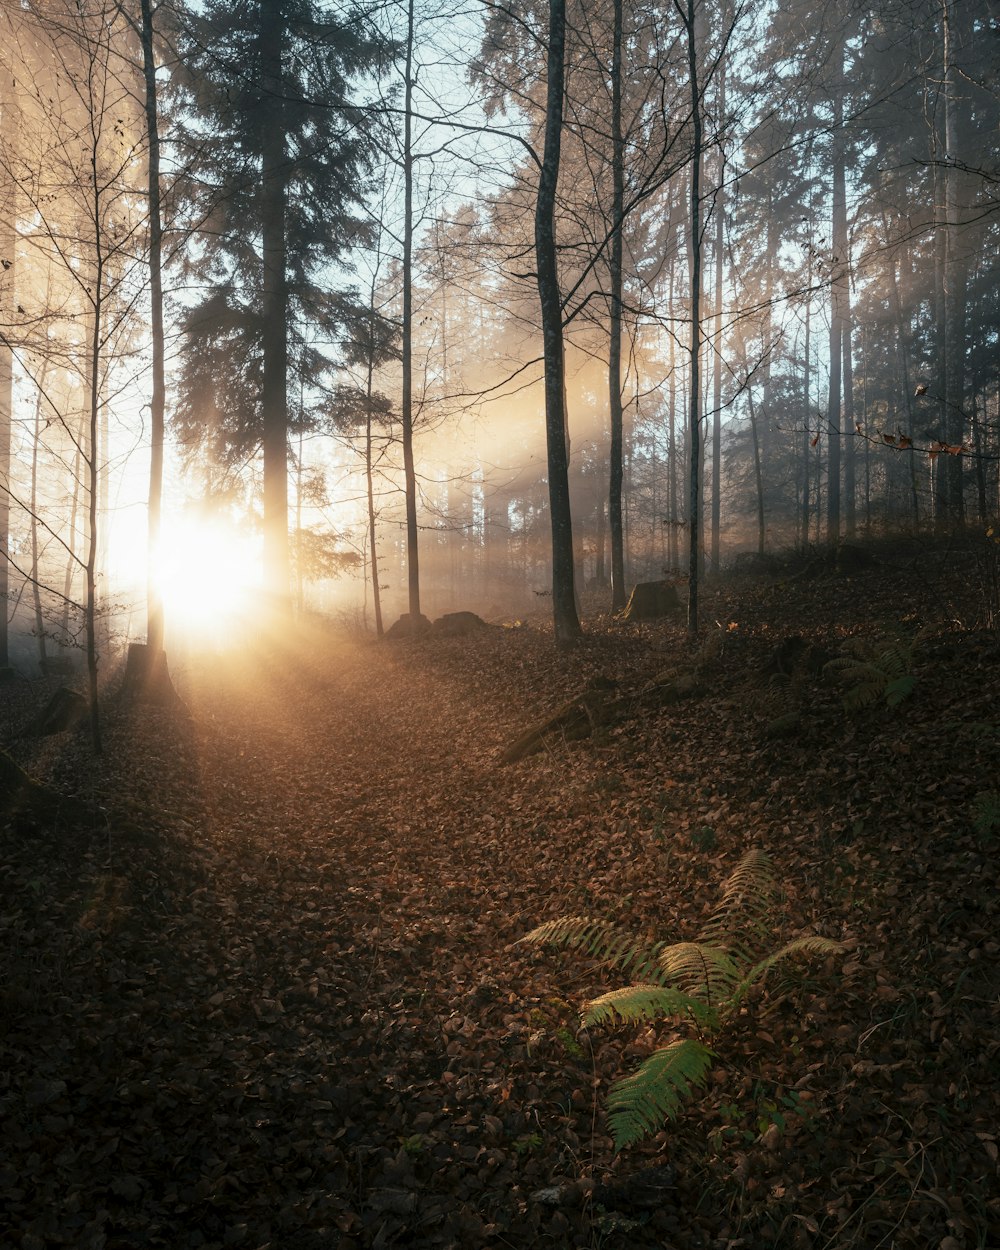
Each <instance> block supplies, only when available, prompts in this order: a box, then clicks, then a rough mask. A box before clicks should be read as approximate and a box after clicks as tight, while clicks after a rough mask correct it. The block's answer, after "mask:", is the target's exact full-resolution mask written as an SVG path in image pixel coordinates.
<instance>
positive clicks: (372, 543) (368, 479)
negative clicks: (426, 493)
mask: <svg viewBox="0 0 1000 1250" xmlns="http://www.w3.org/2000/svg"><path fill="white" fill-rule="evenodd" d="M371 309H372V316H371V323H370V327H369V335H368V360H367V369H366V378H365V488H366V491H367V495H368V548H369V550H370V551H371V571H372V604H373V605H374V608H375V634H376V636H377V637H379V638H381V637H382V636H383V634H384V633H385V630H384V628H383V625H382V589H381V587H380V586H379V580H378V546H377V541H376V540H377V533H376V524H375V485H374V481H373V477H374V464H373V459H372V408H373V393H374V392H373V378H374V374H375V279H374V278H372V288H371Z"/></svg>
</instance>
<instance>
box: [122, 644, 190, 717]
mask: <svg viewBox="0 0 1000 1250" xmlns="http://www.w3.org/2000/svg"><path fill="white" fill-rule="evenodd" d="M124 689H125V693H126V694H127V695H128V696H129V697H130V698H133V699H139V700H141V701H142V702H143V703H156V704H159V705H160V706H161V707H174V706H176V705H178V704H180V703H181V697H180V695H179V694H178V693H177V691H176V690H175V689H174V684H173V682H172V681H171V680H170V670H169V669H168V668H167V653H166V652H165V651H154V650H153V649H152V648H150V647H149V646H147V645H146V643H144V642H131V643H129V648H128V658H127V660H126V661H125V687H124Z"/></svg>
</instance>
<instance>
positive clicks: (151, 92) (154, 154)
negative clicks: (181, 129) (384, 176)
mask: <svg viewBox="0 0 1000 1250" xmlns="http://www.w3.org/2000/svg"><path fill="white" fill-rule="evenodd" d="M141 12H142V26H141V40H142V68H143V76H144V79H145V87H146V100H145V105H146V142H147V162H148V176H149V181H148V198H149V304H150V312H149V333H150V344H151V348H152V376H151V392H150V405H149V406H150V442H149V504H148V509H149V510H148V518H149V519H148V522H147V548H148V557H147V560H148V563H147V570H146V643H147V646H148V647H149V651H150V654H151V655H153V656H156V655H159V653H160V652H161V651H162V650H163V600H162V597H161V595H160V588H159V581H158V578H157V571H158V570H157V562H158V560H159V557H160V523H161V514H162V510H163V427H164V407H165V398H164V396H165V388H164V364H163V224H162V219H161V210H160V133H159V119H158V117H157V97H156V59H155V56H154V50H153V33H154V32H153V6H152V0H141Z"/></svg>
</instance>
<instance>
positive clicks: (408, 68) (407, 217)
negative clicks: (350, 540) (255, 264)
mask: <svg viewBox="0 0 1000 1250" xmlns="http://www.w3.org/2000/svg"><path fill="white" fill-rule="evenodd" d="M403 92H404V97H403V345H402V346H403V394H402V414H401V415H402V422H403V478H404V482H405V492H406V573H407V588H408V605H409V608H408V610H409V613H410V619H411V621H413V622H414V624H415V623H416V622H417V620H418V619H419V617H420V563H419V556H418V552H417V539H418V531H417V475H416V468H415V466H414V462H413V0H408V3H407V7H406V59H405V66H404V70H403Z"/></svg>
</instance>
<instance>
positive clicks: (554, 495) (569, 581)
mask: <svg viewBox="0 0 1000 1250" xmlns="http://www.w3.org/2000/svg"><path fill="white" fill-rule="evenodd" d="M565 55H566V4H565V0H549V41H548V53H547V57H546V69H547V76H548V81H547V87H546V107H545V149H544V153H543V156H542V165H541V170H540V173H539V177H538V196H537V199H536V202H535V259H536V270H537V282H538V299H539V304H540V306H541V314H542V344H543V356H544V362H545V437H546V448H547V461H548V476H549V516H550V521H551V527H552V613H553V626H554V630H555V638H556V642H557V643H558V644H560V645H567V644H571V643H573V642H574V641H575V640H576V639H577V638H579V637H580V633H581V630H580V620H579V617H578V616H577V612H576V596H575V592H574V582H573V522H572V513H571V509H570V501H569V454H568V447H567V440H566V405H565V386H564V378H565V369H564V362H563V325H562V301H561V298H560V291H559V272H558V266H557V263H556V238H555V199H556V184H557V182H558V179H559V155H560V145H561V139H562V118H563V81H564V74H565Z"/></svg>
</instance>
